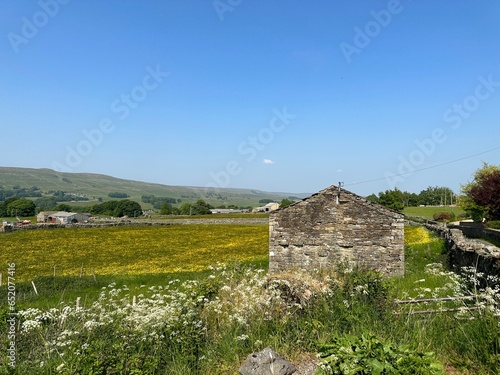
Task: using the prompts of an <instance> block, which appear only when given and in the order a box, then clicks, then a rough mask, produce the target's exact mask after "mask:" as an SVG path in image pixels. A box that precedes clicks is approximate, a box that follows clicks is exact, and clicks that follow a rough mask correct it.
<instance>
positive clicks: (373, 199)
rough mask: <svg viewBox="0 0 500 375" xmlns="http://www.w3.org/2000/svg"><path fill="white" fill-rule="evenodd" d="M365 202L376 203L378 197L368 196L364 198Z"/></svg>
mask: <svg viewBox="0 0 500 375" xmlns="http://www.w3.org/2000/svg"><path fill="white" fill-rule="evenodd" d="M366 200H368V201H370V202H373V203H378V197H377V196H376V195H375V194H370V195H369V196H367V197H366Z"/></svg>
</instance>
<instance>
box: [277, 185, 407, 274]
mask: <svg viewBox="0 0 500 375" xmlns="http://www.w3.org/2000/svg"><path fill="white" fill-rule="evenodd" d="M339 263H349V264H351V265H354V264H355V265H357V266H359V267H360V268H363V269H372V270H376V271H379V272H381V273H384V274H387V275H403V274H404V217H403V214H401V213H399V212H397V211H394V210H391V209H388V208H386V207H384V206H381V205H379V204H375V203H372V202H370V201H368V200H366V199H364V198H362V197H360V196H358V195H356V194H353V193H351V192H349V191H347V190H344V189H341V188H340V187H336V186H333V185H332V186H330V187H329V188H326V189H324V190H322V191H320V192H318V193H316V194H313V195H312V196H310V197H309V198H306V199H304V200H302V201H300V202H297V203H294V204H292V205H290V206H288V207H284V208H281V209H278V210H276V211H274V212H271V213H270V215H269V269H270V271H282V270H286V269H293V268H301V269H304V268H305V269H315V268H317V269H319V268H324V267H332V266H333V265H335V264H339Z"/></svg>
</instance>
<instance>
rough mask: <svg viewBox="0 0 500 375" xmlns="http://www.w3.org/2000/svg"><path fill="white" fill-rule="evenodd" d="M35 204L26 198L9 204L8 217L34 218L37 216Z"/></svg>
mask: <svg viewBox="0 0 500 375" xmlns="http://www.w3.org/2000/svg"><path fill="white" fill-rule="evenodd" d="M35 210H36V206H35V203H34V202H33V201H32V200H30V199H26V198H21V199H16V200H15V201H13V202H10V203H9V204H7V215H8V216H33V215H35Z"/></svg>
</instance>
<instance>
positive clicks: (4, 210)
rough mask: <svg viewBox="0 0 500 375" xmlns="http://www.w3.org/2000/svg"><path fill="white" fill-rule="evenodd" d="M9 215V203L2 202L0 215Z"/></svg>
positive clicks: (0, 203)
mask: <svg viewBox="0 0 500 375" xmlns="http://www.w3.org/2000/svg"><path fill="white" fill-rule="evenodd" d="M4 216H7V205H6V204H5V202H0V217H4Z"/></svg>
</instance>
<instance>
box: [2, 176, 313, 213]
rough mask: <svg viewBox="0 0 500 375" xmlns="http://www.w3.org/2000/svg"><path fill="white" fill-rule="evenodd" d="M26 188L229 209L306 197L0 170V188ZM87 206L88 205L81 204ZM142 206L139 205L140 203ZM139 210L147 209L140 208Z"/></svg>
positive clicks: (92, 199) (98, 177) (301, 195)
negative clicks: (198, 202) (153, 198)
mask: <svg viewBox="0 0 500 375" xmlns="http://www.w3.org/2000/svg"><path fill="white" fill-rule="evenodd" d="M16 185H17V186H20V187H23V188H29V187H32V186H37V187H38V188H40V189H41V190H42V191H43V192H44V193H47V192H49V191H51V190H61V191H64V192H66V193H74V194H79V195H83V196H86V197H88V198H89V199H90V200H91V201H96V200H97V199H98V198H102V199H103V200H105V201H106V200H110V199H112V198H109V197H108V194H109V193H112V192H120V193H125V194H128V195H129V196H130V198H129V199H133V200H136V201H138V202H141V196H142V195H155V196H157V197H171V198H176V199H180V200H181V201H182V202H193V201H196V200H197V199H204V200H205V201H207V202H208V203H210V204H212V205H213V206H220V205H226V206H227V205H230V204H234V205H237V206H245V207H246V206H258V205H260V204H259V200H261V199H264V198H267V199H273V200H275V201H281V199H283V198H288V197H290V196H295V197H299V198H305V197H307V196H308V194H294V193H284V192H265V191H260V190H250V189H227V188H226V189H222V188H221V189H218V190H215V189H205V188H202V187H189V186H170V185H161V184H155V183H147V182H140V181H132V180H124V179H120V178H115V177H111V176H107V175H101V174H92V173H64V172H56V171H54V170H51V169H31V168H13V167H0V188H2V189H12V188H13V187H14V186H16ZM85 203H86V204H89V202H85ZM141 204H142V202H141ZM143 206H147V205H144V204H143Z"/></svg>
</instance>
